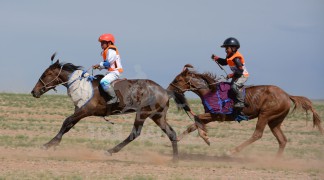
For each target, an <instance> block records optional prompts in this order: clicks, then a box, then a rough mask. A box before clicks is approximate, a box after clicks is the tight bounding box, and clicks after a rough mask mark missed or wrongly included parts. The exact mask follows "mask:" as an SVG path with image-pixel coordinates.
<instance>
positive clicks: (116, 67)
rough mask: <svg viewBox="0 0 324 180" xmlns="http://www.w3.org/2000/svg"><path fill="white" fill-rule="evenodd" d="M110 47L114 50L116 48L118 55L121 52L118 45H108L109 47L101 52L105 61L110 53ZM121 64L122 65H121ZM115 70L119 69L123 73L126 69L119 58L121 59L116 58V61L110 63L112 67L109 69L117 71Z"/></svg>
mask: <svg viewBox="0 0 324 180" xmlns="http://www.w3.org/2000/svg"><path fill="white" fill-rule="evenodd" d="M109 49H113V50H115V51H116V54H117V56H119V52H118V49H117V47H116V46H114V45H110V46H108V48H107V49H105V50H104V51H103V52H102V54H101V55H102V58H103V60H104V61H105V60H106V59H107V55H108V50H109ZM119 66H120V67H119ZM115 70H118V71H119V72H120V73H122V72H123V71H124V70H123V68H122V67H121V65H120V60H119V59H116V60H115V61H114V63H113V64H111V65H110V68H109V69H108V71H115Z"/></svg>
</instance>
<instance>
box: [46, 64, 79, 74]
mask: <svg viewBox="0 0 324 180" xmlns="http://www.w3.org/2000/svg"><path fill="white" fill-rule="evenodd" d="M50 68H62V70H65V71H68V72H74V71H76V70H82V69H83V67H82V66H76V65H74V64H72V63H54V64H52V65H51V66H50Z"/></svg>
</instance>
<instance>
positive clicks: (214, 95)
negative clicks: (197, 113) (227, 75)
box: [202, 82, 234, 114]
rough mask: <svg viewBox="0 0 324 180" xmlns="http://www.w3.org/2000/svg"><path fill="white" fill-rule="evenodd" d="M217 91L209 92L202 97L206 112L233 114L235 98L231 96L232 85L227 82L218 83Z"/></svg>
mask: <svg viewBox="0 0 324 180" xmlns="http://www.w3.org/2000/svg"><path fill="white" fill-rule="evenodd" d="M216 86H217V88H216V92H211V91H210V92H208V93H207V94H205V95H204V96H203V97H202V102H203V105H204V108H205V112H206V113H209V112H210V113H213V114H231V113H232V112H233V108H232V107H233V104H234V102H233V100H232V99H231V98H230V97H229V90H230V89H231V85H230V84H229V83H226V82H221V83H218V84H216Z"/></svg>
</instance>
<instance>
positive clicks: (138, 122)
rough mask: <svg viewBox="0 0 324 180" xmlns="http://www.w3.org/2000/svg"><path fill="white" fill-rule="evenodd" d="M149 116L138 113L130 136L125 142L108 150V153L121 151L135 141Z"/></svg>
mask: <svg viewBox="0 0 324 180" xmlns="http://www.w3.org/2000/svg"><path fill="white" fill-rule="evenodd" d="M147 117H148V116H147V115H146V114H144V115H143V114H139V113H136V118H135V122H134V125H133V129H132V131H131V133H130V134H129V136H128V137H127V138H126V139H125V140H124V141H123V142H121V143H119V144H118V145H116V146H115V147H114V148H112V149H109V150H107V153H108V154H109V155H112V153H117V152H119V151H120V150H121V149H122V148H123V147H125V146H126V145H127V144H128V143H130V142H132V141H134V140H135V139H136V138H137V137H138V136H140V134H141V131H142V127H143V124H144V121H145V119H146V118H147Z"/></svg>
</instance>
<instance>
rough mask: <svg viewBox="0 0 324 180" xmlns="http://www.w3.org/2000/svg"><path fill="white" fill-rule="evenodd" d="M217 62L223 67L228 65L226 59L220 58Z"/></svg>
mask: <svg viewBox="0 0 324 180" xmlns="http://www.w3.org/2000/svg"><path fill="white" fill-rule="evenodd" d="M216 61H217V62H218V63H219V64H220V65H222V66H226V65H227V60H226V59H223V58H218V59H217V60H216Z"/></svg>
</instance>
